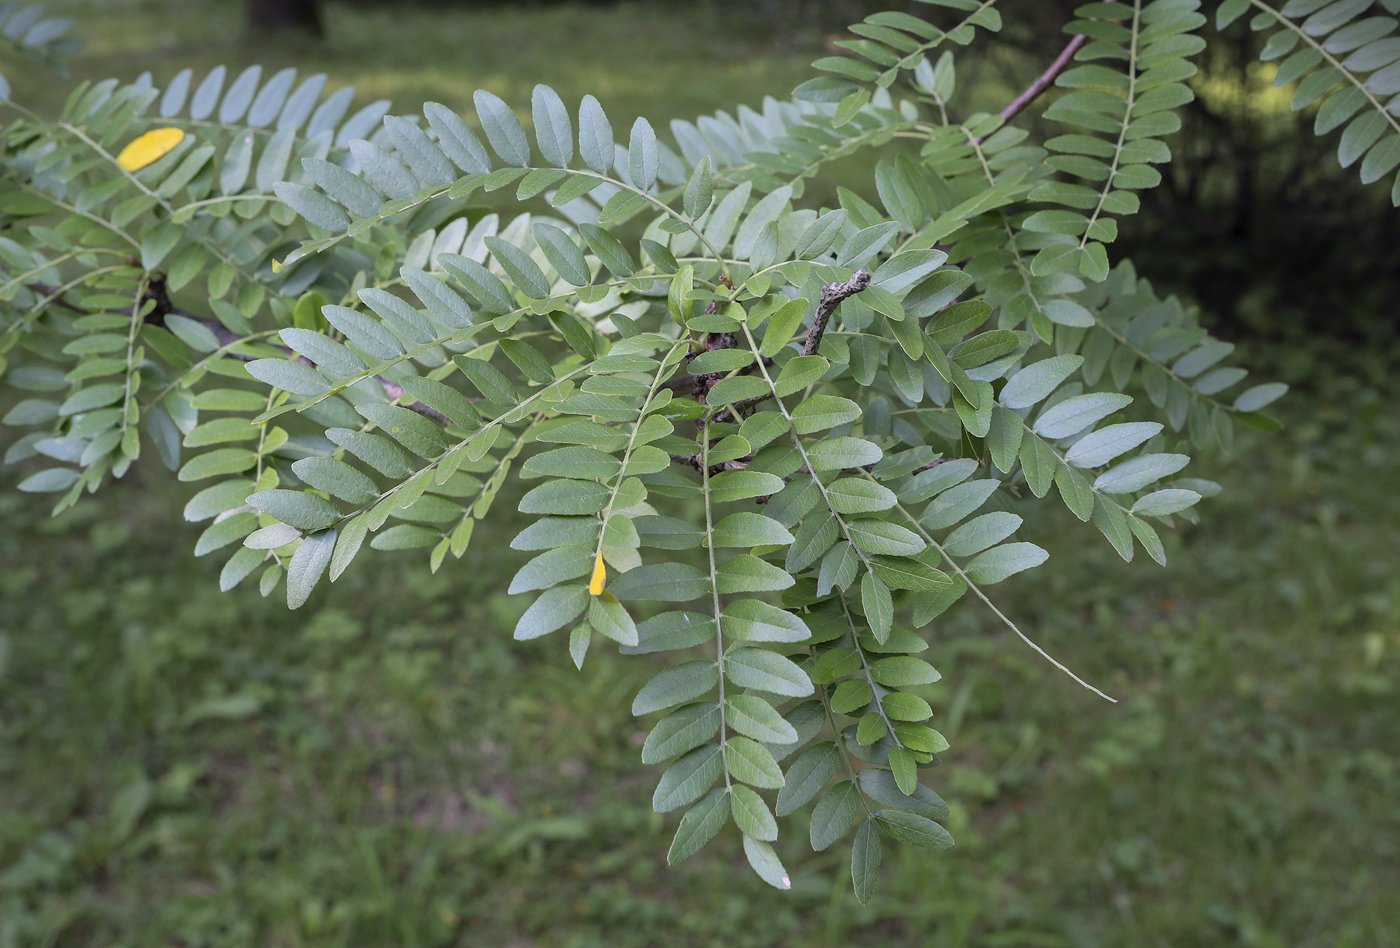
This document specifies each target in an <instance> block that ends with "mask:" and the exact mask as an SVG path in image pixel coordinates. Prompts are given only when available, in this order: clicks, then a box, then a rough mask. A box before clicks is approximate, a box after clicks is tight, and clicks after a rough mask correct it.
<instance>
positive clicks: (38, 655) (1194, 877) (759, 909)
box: [0, 376, 1400, 948]
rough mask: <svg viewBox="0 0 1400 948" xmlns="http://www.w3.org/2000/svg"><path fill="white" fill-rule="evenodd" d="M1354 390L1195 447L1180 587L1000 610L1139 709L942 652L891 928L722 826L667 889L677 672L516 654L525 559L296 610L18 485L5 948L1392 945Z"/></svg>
mask: <svg viewBox="0 0 1400 948" xmlns="http://www.w3.org/2000/svg"><path fill="white" fill-rule="evenodd" d="M1340 379H1341V382H1340V383H1337V384H1333V385H1331V386H1329V387H1328V388H1327V389H1326V391H1325V392H1324V393H1323V394H1322V395H1321V396H1317V395H1314V396H1312V397H1313V398H1319V399H1320V400H1319V402H1318V403H1317V404H1313V405H1309V404H1307V402H1308V401H1309V396H1306V395H1303V396H1299V397H1298V398H1297V399H1295V404H1294V405H1292V406H1291V408H1290V411H1289V415H1290V416H1291V420H1292V421H1293V426H1292V427H1291V428H1290V429H1289V430H1288V431H1287V432H1285V433H1284V434H1281V435H1277V436H1272V437H1268V438H1264V437H1257V438H1246V439H1244V441H1243V442H1242V444H1241V452H1240V453H1241V457H1240V459H1239V460H1237V461H1236V462H1235V463H1234V464H1232V465H1230V466H1228V467H1226V466H1224V465H1223V464H1221V463H1220V462H1211V461H1207V462H1204V466H1205V467H1207V468H1210V469H1211V470H1212V471H1215V470H1219V471H1223V474H1222V475H1221V476H1222V480H1223V481H1224V482H1225V484H1226V486H1227V491H1226V493H1225V494H1224V495H1223V496H1222V497H1221V498H1219V499H1217V500H1214V501H1211V502H1210V503H1209V504H1208V505H1207V506H1206V509H1205V510H1204V511H1203V516H1204V520H1203V524H1202V525H1201V526H1199V527H1197V528H1192V529H1187V530H1184V531H1180V532H1179V534H1173V535H1172V536H1171V538H1170V539H1169V548H1170V552H1171V555H1172V562H1171V566H1170V567H1169V568H1168V569H1166V570H1159V569H1157V568H1156V567H1154V566H1151V565H1150V564H1148V565H1143V564H1137V565H1134V566H1128V565H1126V564H1123V563H1121V562H1119V561H1118V560H1117V558H1116V555H1115V554H1113V553H1112V552H1111V551H1110V550H1109V549H1108V548H1107V546H1106V545H1105V544H1102V543H1092V542H1091V544H1090V545H1089V547H1088V548H1087V549H1084V550H1076V549H1074V548H1073V547H1074V544H1073V543H1067V542H1063V541H1061V542H1060V544H1059V545H1060V546H1061V547H1062V549H1060V550H1057V551H1056V552H1057V553H1058V554H1059V555H1058V557H1057V558H1056V559H1055V560H1052V564H1051V566H1049V567H1046V568H1043V569H1041V570H1038V571H1036V572H1035V573H1032V574H1029V575H1028V576H1027V577H1026V578H1025V580H1024V581H1023V582H1020V583H1018V584H1015V585H1014V587H1012V588H1009V589H1008V590H1007V591H1006V593H1004V594H1003V595H1004V597H1005V602H1006V605H1007V607H1008V608H1009V610H1010V611H1011V612H1012V614H1014V615H1015V616H1017V617H1018V618H1020V619H1021V620H1023V621H1024V623H1025V625H1026V626H1027V628H1029V629H1031V630H1033V632H1034V634H1035V635H1036V637H1037V638H1038V639H1039V640H1040V641H1041V642H1042V643H1043V644H1044V645H1045V646H1046V647H1047V648H1049V649H1050V650H1051V651H1052V653H1054V654H1056V655H1057V656H1059V657H1060V658H1062V659H1063V660H1065V661H1067V662H1068V663H1069V664H1070V665H1072V666H1073V667H1074V668H1075V669H1076V670H1077V671H1079V672H1080V673H1081V674H1083V675H1085V676H1086V677H1087V678H1089V680H1091V681H1094V682H1096V683H1098V684H1100V685H1102V686H1104V687H1105V688H1107V689H1108V690H1109V691H1110V692H1112V693H1113V694H1115V695H1117V696H1119V697H1120V698H1121V699H1122V702H1121V704H1119V705H1116V706H1113V705H1109V704H1107V703H1105V702H1102V701H1101V700H1099V699H1096V698H1094V697H1092V696H1091V695H1088V693H1087V692H1084V691H1082V690H1080V689H1078V688H1077V687H1075V686H1074V685H1073V684H1072V683H1070V682H1068V681H1067V680H1066V679H1064V678H1063V677H1062V676H1059V675H1058V674H1057V673H1055V672H1054V670H1053V669H1051V668H1050V667H1048V666H1047V665H1045V664H1044V663H1043V662H1041V661H1039V660H1037V659H1036V658H1035V657H1034V656H1033V655H1032V654H1031V653H1030V652H1029V651H1028V650H1027V649H1026V648H1025V647H1024V646H1022V645H1020V644H1019V643H1018V642H1016V641H1015V640H1014V639H1012V638H1011V637H1010V636H1009V635H1007V634H1006V633H1004V632H1003V631H1002V630H1000V629H999V628H998V627H997V626H996V624H995V623H994V622H992V621H991V620H990V619H989V618H988V617H987V616H986V615H985V614H983V613H981V612H980V611H979V610H977V609H976V608H975V607H964V608H959V609H958V610H955V611H954V613H952V614H950V615H949V616H947V617H945V619H943V620H941V621H940V622H939V623H938V624H937V625H936V626H935V627H934V628H932V629H930V630H928V635H929V637H930V640H931V642H932V644H933V648H932V649H931V651H930V653H929V654H930V656H931V657H932V659H933V661H934V662H935V663H936V664H937V665H938V667H939V668H940V670H942V672H943V674H944V681H943V682H941V683H940V684H939V685H936V686H932V687H930V688H928V689H927V690H926V696H927V697H928V698H929V699H930V700H931V701H932V703H933V704H934V707H935V709H936V710H937V712H938V719H939V722H940V724H941V725H942V726H943V728H944V730H945V731H946V732H947V733H948V735H949V737H950V738H952V739H953V744H954V751H953V752H951V753H950V754H948V755H947V756H946V759H945V763H944V766H943V767H942V768H940V769H939V770H937V771H935V772H934V773H933V774H932V776H931V779H930V783H931V784H933V785H934V786H935V787H936V788H937V789H938V790H939V791H940V792H941V793H943V794H944V796H945V797H947V799H948V800H949V801H950V803H951V804H952V806H953V810H954V814H953V818H952V819H951V821H950V828H951V829H952V831H953V832H954V835H955V836H956V837H957V839H958V843H959V844H958V846H957V847H956V848H954V849H953V850H951V851H949V852H946V853H938V854H930V853H924V852H918V851H898V850H891V851H889V852H888V853H887V867H886V870H885V874H884V878H883V881H882V885H881V888H880V890H879V891H878V893H877V896H876V898H875V899H874V900H873V901H872V902H871V904H870V905H869V906H867V907H865V908H861V907H859V906H857V905H856V904H855V902H854V900H853V898H852V896H851V895H850V892H849V885H850V883H849V876H848V869H847V861H848V859H849V856H848V852H849V851H848V850H846V851H844V852H843V851H841V848H840V847H835V848H834V849H833V850H832V851H828V852H826V853H820V854H812V853H811V852H810V851H807V847H806V845H805V842H804V841H803V840H802V839H801V834H800V833H796V832H794V833H791V834H790V835H791V838H789V839H787V840H786V841H785V842H784V844H783V846H782V855H783V856H784V858H785V860H786V861H787V865H788V867H789V868H790V869H791V870H793V874H794V877H795V879H796V885H795V888H794V891H793V892H792V893H791V894H790V895H786V896H784V895H780V894H779V893H776V892H774V891H772V890H771V889H768V888H767V887H766V886H764V885H763V884H762V883H760V882H758V881H757V880H756V879H755V878H754V877H753V876H752V874H751V873H750V872H749V871H748V870H747V868H746V867H745V866H744V865H743V860H742V855H741V854H740V853H739V851H738V846H737V845H736V840H735V839H733V838H731V835H725V836H723V837H721V839H720V840H718V841H717V842H716V843H715V844H713V845H712V846H711V848H710V849H708V850H707V851H706V852H705V853H704V854H702V856H701V857H700V858H697V859H695V860H692V861H691V862H689V863H687V864H685V865H682V866H679V867H675V868H666V867H665V865H664V852H665V849H666V846H667V843H668V837H669V834H670V832H671V830H672V827H673V824H674V820H672V819H670V818H662V817H658V816H655V815H653V814H651V813H650V812H649V807H648V800H649V796H650V792H651V788H652V785H653V783H654V780H655V779H656V776H657V773H656V771H655V769H651V768H645V767H642V766H641V765H640V764H639V762H638V760H637V747H638V744H639V743H640V739H641V737H642V736H643V733H644V730H643V729H644V725H643V723H642V722H638V721H635V720H633V719H632V718H631V717H630V715H629V713H628V706H629V703H630V699H631V696H632V694H633V693H634V692H635V689H636V688H638V687H639V686H640V685H641V684H642V683H643V682H644V681H645V679H646V678H647V677H648V675H649V670H650V669H651V668H652V667H653V666H652V663H651V662H650V661H649V660H647V659H642V658H624V657H621V656H618V655H615V654H608V653H607V650H600V651H598V652H596V653H595V654H592V655H590V656H589V658H588V661H587V663H586V664H585V667H584V670H583V672H582V673H579V672H576V671H574V669H573V667H572V665H571V664H570V662H569V659H568V657H567V655H566V654H565V652H566V650H565V648H564V643H563V641H562V640H556V639H554V638H548V639H545V640H543V641H542V642H540V643H532V644H528V645H522V644H517V643H513V642H511V641H510V639H509V634H508V629H509V628H510V625H511V620H512V619H513V617H514V615H515V614H516V613H517V612H518V610H519V608H520V607H519V605H518V604H517V603H515V602H513V601H511V600H510V599H509V598H508V597H506V596H505V595H504V594H503V593H502V592H501V591H500V590H501V587H502V586H503V585H504V581H505V578H506V577H507V576H508V575H509V573H510V571H511V570H512V569H513V568H514V566H515V565H516V561H517V560H520V559H521V557H520V556H519V555H518V554H514V553H511V552H507V551H504V550H503V549H502V548H501V546H500V545H493V544H490V543H482V544H480V545H478V546H477V547H476V548H475V549H474V550H473V551H472V552H470V553H469V554H468V556H467V558H466V559H465V560H463V561H462V562H461V563H457V564H452V563H449V564H448V565H447V566H445V567H444V568H443V570H442V572H440V573H439V574H438V575H436V576H432V575H430V574H429V573H428V572H427V571H426V569H425V568H424V566H423V564H422V563H421V562H420V561H419V558H418V557H417V556H414V555H412V554H398V555H395V554H377V555H376V556H375V557H374V558H373V560H374V561H373V562H369V561H366V562H357V563H356V565H355V567H353V568H352V570H351V571H350V572H349V573H348V574H347V575H346V576H345V577H344V578H343V579H342V580H341V582H340V583H339V584H337V585H336V586H335V587H333V588H332V589H330V590H328V591H322V592H318V594H317V596H316V597H315V598H314V599H313V600H312V602H311V603H310V604H309V605H308V606H307V607H306V610H305V611H304V612H301V613H297V614H289V613H287V612H286V610H285V608H284V607H283V606H282V604H281V603H280V602H278V601H276V597H274V598H273V600H262V599H260V598H259V597H258V596H257V595H256V593H255V592H253V591H251V590H247V591H242V592H238V593H235V594H230V595H222V594H220V593H219V592H218V591H217V588H216V572H217V564H215V563H212V562H204V561H196V560H194V559H192V558H191V557H189V555H188V550H189V548H190V546H191V545H192V543H193V539H194V536H195V533H196V529H195V528H194V527H193V526H191V525H187V524H183V523H181V522H180V521H179V518H178V513H177V509H178V505H177V504H173V503H171V494H172V492H178V491H179V489H180V488H178V487H177V486H176V485H174V484H173V483H172V481H171V479H170V478H169V477H167V476H165V475H164V474H162V473H160V472H153V471H143V472H142V473H141V474H140V475H138V476H137V477H135V478H128V481H127V482H125V483H122V484H120V485H115V486H114V487H112V488H111V489H110V491H109V493H108V495H107V496H106V497H104V498H102V499H101V500H99V501H96V502H87V503H85V504H84V505H82V506H80V508H79V509H78V510H77V511H75V512H73V513H71V514H69V515H66V516H65V517H62V518H60V519H58V520H50V519H49V518H48V517H47V516H46V514H45V511H44V510H43V508H42V505H38V504H35V503H34V502H33V501H32V500H31V499H29V498H28V497H25V496H24V495H20V494H16V493H14V492H13V491H12V490H7V492H5V493H4V494H0V516H3V519H4V522H5V524H6V526H7V529H6V531H5V534H4V537H3V540H0V564H3V572H0V587H3V588H0V602H3V606H0V628H3V629H4V630H5V633H4V634H5V638H4V640H3V641H4V646H3V649H0V650H3V651H5V652H7V655H8V658H7V661H6V664H5V670H4V672H3V677H0V746H2V747H3V750H0V945H6V946H9V945H81V946H87V945H93V946H97V945H103V946H107V945H125V946H133V948H134V946H157V945H162V946H164V945H170V944H188V945H201V946H203V945H208V946H221V945H229V946H239V945H250V944H257V945H278V946H282V945H286V946H294V945H295V946H300V945H317V946H320V945H328V946H329V945H337V946H338V945H371V944H375V945H377V944H395V945H468V944H518V945H536V944H538V945H580V946H582V945H604V944H606V945H636V946H645V945H656V944H665V945H721V944H722V945H726V946H746V945H753V946H769V945H772V946H778V945H785V946H787V945H813V946H816V945H829V944H838V943H844V944H856V945H871V946H875V945H936V946H940V948H942V946H949V948H951V946H963V945H969V946H973V945H975V946H985V948H998V946H1002V948H1004V946H1022V945H1024V946H1125V948H1127V946H1139V945H1160V946H1173V948H1176V946H1190V945H1201V946H1207V945H1236V944H1237V945H1257V946H1307V948H1313V946H1317V948H1323V946H1326V948H1332V946H1357V948H1362V946H1366V948H1370V946H1386V945H1397V944H1400V907H1397V905H1396V903H1395V900H1394V898H1393V893H1394V892H1395V891H1396V890H1397V887H1398V886H1400V871H1397V866H1400V858H1397V857H1400V821H1397V817H1396V813H1395V809H1394V800H1395V798H1396V796H1397V793H1400V770H1398V769H1397V754H1396V749H1397V748H1400V720H1397V718H1396V715H1395V714H1394V707H1395V699H1396V694H1397V689H1396V673H1397V670H1400V580H1397V578H1396V576H1395V574H1394V569H1393V565H1394V562H1395V559H1396V540H1395V538H1396V536H1397V535H1400V504H1398V503H1397V501H1396V499H1395V497H1394V496H1393V493H1388V492H1386V491H1383V490H1378V489H1377V488H1378V486H1379V485H1385V484H1394V483H1397V482H1400V452H1398V451H1397V449H1396V445H1397V443H1400V437H1397V436H1398V435H1400V426H1397V424H1396V422H1395V420H1394V418H1393V417H1392V416H1390V415H1388V414H1387V413H1385V412H1384V411H1383V410H1382V405H1383V402H1382V401H1381V400H1380V398H1379V395H1378V394H1377V391H1376V390H1374V389H1371V388H1369V387H1368V386H1365V385H1360V384H1355V383H1352V382H1350V381H1348V379H1349V377H1348V376H1340ZM1356 403H1360V404H1361V405H1362V406H1363V407H1362V409H1361V410H1355V409H1354V408H1352V407H1349V406H1351V405H1354V404H1356ZM8 479H9V480H10V481H13V480H14V478H13V476H10V477H9V478H8ZM1076 527H1077V529H1075V528H1076ZM1031 528H1032V529H1031V533H1032V534H1033V536H1034V538H1035V539H1038V540H1047V538H1054V537H1056V536H1057V535H1061V534H1065V533H1068V534H1069V535H1070V536H1072V537H1073V538H1074V539H1076V540H1077V539H1083V538H1085V537H1087V535H1088V534H1087V532H1086V531H1085V530H1084V529H1083V528H1082V527H1080V526H1079V525H1077V524H1071V523H1069V522H1067V520H1066V517H1064V516H1063V515H1061V514H1058V513H1056V514H1051V515H1046V516H1042V517H1039V518H1036V519H1033V521H1032V523H1031ZM502 535H504V533H503V534H502ZM1047 542H1051V545H1052V546H1053V545H1055V544H1054V543H1053V542H1052V541H1047ZM404 603H409V604H410V605H409V608H408V609H407V610H406V613H401V611H400V610H401V609H402V608H403V604H404Z"/></svg>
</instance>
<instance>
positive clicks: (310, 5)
mask: <svg viewBox="0 0 1400 948" xmlns="http://www.w3.org/2000/svg"><path fill="white" fill-rule="evenodd" d="M288 30H302V31H304V32H307V33H310V34H311V35H313V36H323V35H325V31H324V30H323V29H322V26H321V0H248V32H250V33H285V32H286V31H288Z"/></svg>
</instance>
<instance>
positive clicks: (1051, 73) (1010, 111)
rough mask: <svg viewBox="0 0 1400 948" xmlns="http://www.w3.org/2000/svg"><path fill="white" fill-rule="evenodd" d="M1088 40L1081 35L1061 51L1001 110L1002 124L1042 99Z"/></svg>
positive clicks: (978, 140) (982, 138)
mask: <svg viewBox="0 0 1400 948" xmlns="http://www.w3.org/2000/svg"><path fill="white" fill-rule="evenodd" d="M1088 39H1089V38H1088V37H1087V36H1085V35H1084V34H1082V33H1081V34H1080V35H1078V36H1076V37H1075V38H1074V39H1072V40H1070V41H1069V45H1068V46H1066V47H1065V48H1064V49H1062V50H1060V55H1058V56H1056V57H1055V61H1054V62H1052V63H1051V64H1050V67H1049V68H1048V69H1046V70H1045V71H1044V72H1042V73H1041V74H1040V75H1039V76H1038V77H1037V78H1036V80H1035V82H1032V83H1031V84H1030V85H1028V86H1026V88H1025V90H1024V91H1023V92H1022V93H1021V94H1020V95H1018V96H1017V97H1016V98H1014V99H1012V100H1011V103H1010V104H1009V105H1007V107H1006V108H1004V109H1002V110H1001V122H1002V124H1003V125H1005V124H1006V123H1007V122H1009V121H1011V120H1012V119H1013V118H1015V117H1016V116H1017V115H1019V114H1021V112H1023V111H1025V108H1026V106H1028V105H1030V104H1031V103H1032V102H1034V101H1035V100H1036V99H1038V98H1039V97H1040V94H1041V93H1042V92H1044V91H1045V90H1046V89H1048V88H1050V84H1051V83H1052V82H1054V81H1055V78H1056V77H1057V76H1059V74H1060V73H1062V72H1064V71H1065V67H1066V66H1068V65H1069V63H1070V60H1072V59H1073V58H1074V54H1075V53H1077V52H1079V48H1080V47H1081V46H1083V45H1084V44H1085V42H1087V41H1088ZM986 140H987V136H986V135H983V136H982V137H981V138H979V139H977V144H979V145H980V144H982V143H983V142H984V141H986Z"/></svg>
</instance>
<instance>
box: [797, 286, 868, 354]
mask: <svg viewBox="0 0 1400 948" xmlns="http://www.w3.org/2000/svg"><path fill="white" fill-rule="evenodd" d="M869 285H870V271H869V270H866V269H865V268H864V267H862V268H861V269H859V270H857V271H856V272H855V275H854V276H852V277H851V278H850V279H849V280H847V281H846V282H845V283H828V284H827V285H826V286H824V287H822V295H821V300H820V302H818V303H817V315H816V316H814V317H812V328H811V329H810V330H809V331H808V332H807V341H806V342H805V343H803V345H802V354H803V355H805V356H809V355H814V354H816V351H817V347H818V346H820V345H821V344H822V334H823V333H824V332H826V324H827V323H828V322H829V321H830V320H831V314H832V313H834V312H836V307H838V306H840V305H841V304H842V303H843V302H844V301H845V300H848V299H850V298H851V297H852V296H855V295H856V294H857V293H859V292H860V291H862V290H864V289H865V288H866V287H868V286H869Z"/></svg>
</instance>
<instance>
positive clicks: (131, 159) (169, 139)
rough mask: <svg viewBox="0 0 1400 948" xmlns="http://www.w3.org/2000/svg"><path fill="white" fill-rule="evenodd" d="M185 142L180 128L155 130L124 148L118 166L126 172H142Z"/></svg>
mask: <svg viewBox="0 0 1400 948" xmlns="http://www.w3.org/2000/svg"><path fill="white" fill-rule="evenodd" d="M184 140H185V133H184V132H183V131H181V130H180V129H178V128H153V129H151V130H150V131H149V132H147V133H146V134H144V135H142V136H140V137H138V138H137V139H136V140H135V141H133V142H132V143H131V144H130V145H127V146H126V147H125V148H123V149H122V153H121V154H120V155H118V156H117V164H119V165H121V167H122V170H124V171H140V170H141V169H142V168H144V167H146V166H147V165H149V164H150V163H151V162H153V161H155V160H156V159H157V158H159V157H161V156H162V155H165V154H167V153H169V151H170V150H171V149H172V148H174V147H175V146H176V145H178V144H180V142H182V141H184Z"/></svg>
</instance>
